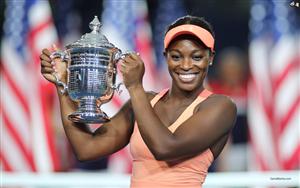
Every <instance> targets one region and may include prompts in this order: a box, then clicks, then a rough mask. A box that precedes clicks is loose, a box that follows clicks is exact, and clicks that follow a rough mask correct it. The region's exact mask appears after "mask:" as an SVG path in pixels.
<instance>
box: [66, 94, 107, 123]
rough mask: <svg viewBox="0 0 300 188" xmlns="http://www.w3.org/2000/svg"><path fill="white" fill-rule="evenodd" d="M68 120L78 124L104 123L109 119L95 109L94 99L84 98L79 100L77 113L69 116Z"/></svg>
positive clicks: (99, 110)
mask: <svg viewBox="0 0 300 188" xmlns="http://www.w3.org/2000/svg"><path fill="white" fill-rule="evenodd" d="M68 117H69V119H70V120H72V121H73V122H79V123H105V122H108V121H109V117H108V116H107V115H106V114H105V113H104V112H103V111H101V109H100V107H97V103H96V98H95V97H91V96H86V97H83V98H81V99H80V103H79V108H78V111H77V112H74V113H72V114H70V115H69V116H68Z"/></svg>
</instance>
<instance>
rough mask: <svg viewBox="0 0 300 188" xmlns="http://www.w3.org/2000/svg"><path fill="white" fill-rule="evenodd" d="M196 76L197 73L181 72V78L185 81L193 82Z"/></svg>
mask: <svg viewBox="0 0 300 188" xmlns="http://www.w3.org/2000/svg"><path fill="white" fill-rule="evenodd" d="M195 77H196V74H179V79H180V80H181V81H183V82H191V81H193V80H194V78H195Z"/></svg>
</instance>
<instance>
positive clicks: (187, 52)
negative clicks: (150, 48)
mask: <svg viewBox="0 0 300 188" xmlns="http://www.w3.org/2000/svg"><path fill="white" fill-rule="evenodd" d="M166 58H167V63H168V69H169V72H170V75H171V77H172V83H173V86H176V87H178V88H179V89H182V90H185V91H193V90H195V89H199V88H200V87H202V85H203V81H204V78H205V77H206V75H207V71H208V66H209V63H210V61H212V58H213V56H210V54H209V50H208V49H207V48H205V47H204V46H202V45H201V44H200V43H199V42H197V41H195V40H192V39H184V38H183V39H178V40H176V41H174V42H172V43H171V44H170V46H169V47H168V50H167V53H166Z"/></svg>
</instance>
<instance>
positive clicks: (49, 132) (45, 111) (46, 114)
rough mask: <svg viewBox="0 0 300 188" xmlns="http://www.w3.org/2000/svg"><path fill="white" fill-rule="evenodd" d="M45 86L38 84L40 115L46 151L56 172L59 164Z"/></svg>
mask: <svg viewBox="0 0 300 188" xmlns="http://www.w3.org/2000/svg"><path fill="white" fill-rule="evenodd" d="M46 87H47V86H45V85H41V84H40V88H39V89H40V91H39V94H40V99H41V107H42V115H43V120H44V127H45V134H46V138H47V143H48V146H49V147H48V149H49V150H50V155H51V159H52V162H53V170H55V171H58V170H59V169H60V162H59V157H58V152H57V148H56V146H55V140H54V139H55V134H54V131H53V127H54V126H52V124H51V119H50V117H51V108H50V106H49V105H48V104H47V101H49V98H47V95H45V93H44V90H47V89H46Z"/></svg>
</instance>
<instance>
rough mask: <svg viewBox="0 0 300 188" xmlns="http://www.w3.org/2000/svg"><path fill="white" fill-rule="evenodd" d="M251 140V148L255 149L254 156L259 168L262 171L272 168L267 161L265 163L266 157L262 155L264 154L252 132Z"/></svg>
mask: <svg viewBox="0 0 300 188" xmlns="http://www.w3.org/2000/svg"><path fill="white" fill-rule="evenodd" d="M249 141H250V143H251V146H252V147H251V148H252V150H253V154H254V158H255V161H256V162H257V164H258V166H259V169H258V170H262V171H267V170H269V169H270V167H269V166H268V165H267V163H265V160H264V158H263V157H262V155H261V154H260V153H259V152H258V149H257V148H258V146H257V145H256V144H255V142H254V141H253V138H252V135H251V132H250V134H249Z"/></svg>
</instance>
